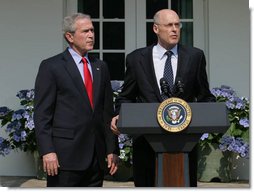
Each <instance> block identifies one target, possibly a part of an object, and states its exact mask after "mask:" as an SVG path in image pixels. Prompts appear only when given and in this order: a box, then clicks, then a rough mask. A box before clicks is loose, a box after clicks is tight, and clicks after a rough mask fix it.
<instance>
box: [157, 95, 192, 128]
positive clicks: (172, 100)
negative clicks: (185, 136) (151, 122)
mask: <svg viewBox="0 0 254 192" xmlns="http://www.w3.org/2000/svg"><path fill="white" fill-rule="evenodd" d="M173 103H177V104H179V105H181V106H182V107H183V108H184V109H185V111H186V117H185V121H184V122H182V123H181V125H179V126H169V125H168V124H167V123H165V121H164V120H163V110H164V108H165V107H166V106H168V105H169V104H173ZM191 117H192V111H191V108H190V106H189V104H188V103H187V102H186V101H184V100H183V99H180V98H177V97H171V98H169V99H166V100H164V101H163V102H162V103H161V104H160V105H159V107H158V110H157V121H158V123H159V125H160V126H161V127H162V128H163V129H165V130H166V131H168V132H180V131H182V130H184V129H186V128H187V127H188V125H189V124H190V122H191Z"/></svg>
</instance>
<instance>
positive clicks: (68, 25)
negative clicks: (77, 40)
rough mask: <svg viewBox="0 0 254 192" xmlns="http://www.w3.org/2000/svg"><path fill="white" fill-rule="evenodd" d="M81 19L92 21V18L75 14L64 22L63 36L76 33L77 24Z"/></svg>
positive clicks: (67, 17)
mask: <svg viewBox="0 0 254 192" xmlns="http://www.w3.org/2000/svg"><path fill="white" fill-rule="evenodd" d="M79 19H89V20H91V16H90V15H88V14H83V13H74V14H73V15H70V16H66V17H65V18H64V20H63V34H64V35H65V33H67V32H70V33H74V32H75V31H76V26H75V23H76V21H77V20H79Z"/></svg>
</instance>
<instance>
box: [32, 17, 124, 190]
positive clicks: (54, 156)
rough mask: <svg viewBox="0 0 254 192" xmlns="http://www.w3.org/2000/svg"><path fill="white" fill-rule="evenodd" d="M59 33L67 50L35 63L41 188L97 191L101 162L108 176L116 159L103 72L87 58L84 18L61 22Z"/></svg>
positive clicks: (89, 36)
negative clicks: (44, 184) (44, 176)
mask: <svg viewBox="0 0 254 192" xmlns="http://www.w3.org/2000/svg"><path fill="white" fill-rule="evenodd" d="M63 32H64V38H65V39H66V41H67V42H68V44H69V47H68V48H67V49H66V50H65V51H64V52H63V53H60V54H58V55H56V56H53V57H51V58H48V59H46V60H43V61H42V62H41V65H40V68H39V71H38V74H37V77H36V82H35V100H34V102H35V104H34V107H35V108H34V109H35V112H34V121H35V132H36V138H37V143H38V148H39V152H40V155H41V156H42V158H43V167H44V171H45V172H47V186H48V187H65V186H66V187H82V186H88V187H93V186H102V184H103V177H104V176H103V174H104V166H105V164H106V163H105V159H106V158H107V164H108V165H107V167H108V168H109V173H110V174H114V173H115V172H116V170H117V163H118V154H119V148H118V143H117V136H116V135H114V134H113V133H112V131H111V129H110V121H111V119H112V115H113V96H112V88H111V84H110V75H109V71H108V68H107V66H106V64H105V63H104V62H103V61H101V60H99V59H97V58H94V57H91V56H89V55H88V51H90V50H92V49H93V45H94V27H93V24H92V21H91V18H90V16H89V15H85V14H81V13H77V14H73V15H72V16H67V17H65V18H64V21H63ZM85 65H86V66H85ZM83 70H85V72H84V73H83ZM88 76H89V77H88ZM91 81H92V82H91ZM88 82H90V85H89V86H90V87H89V88H86V85H87V83H88Z"/></svg>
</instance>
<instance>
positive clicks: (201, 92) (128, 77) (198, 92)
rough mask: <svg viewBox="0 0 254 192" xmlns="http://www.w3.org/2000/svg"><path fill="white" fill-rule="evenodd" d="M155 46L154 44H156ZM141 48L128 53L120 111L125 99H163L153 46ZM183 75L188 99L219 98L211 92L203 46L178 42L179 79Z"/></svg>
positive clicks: (144, 100) (118, 106) (200, 100)
mask: <svg viewBox="0 0 254 192" xmlns="http://www.w3.org/2000/svg"><path fill="white" fill-rule="evenodd" d="M153 46H154V45H153ZM153 46H149V47H146V48H140V49H137V50H135V51H133V52H132V53H130V54H129V55H127V57H126V66H127V70H126V74H125V79H124V86H123V90H122V92H121V93H120V95H119V97H118V98H117V105H116V114H118V112H119V109H120V104H121V103H124V102H142V103H151V102H161V101H162V98H161V95H160V87H159V86H158V84H157V80H156V76H155V71H154V65H153V57H152V49H153ZM179 78H180V79H182V83H183V84H184V94H183V96H182V99H184V100H185V101H187V102H195V101H197V102H207V101H215V98H214V96H213V95H212V94H211V93H210V90H209V84H208V81H207V73H206V60H205V56H204V53H203V51H202V50H200V49H198V48H194V47H185V46H182V45H178V65H177V74H176V79H179Z"/></svg>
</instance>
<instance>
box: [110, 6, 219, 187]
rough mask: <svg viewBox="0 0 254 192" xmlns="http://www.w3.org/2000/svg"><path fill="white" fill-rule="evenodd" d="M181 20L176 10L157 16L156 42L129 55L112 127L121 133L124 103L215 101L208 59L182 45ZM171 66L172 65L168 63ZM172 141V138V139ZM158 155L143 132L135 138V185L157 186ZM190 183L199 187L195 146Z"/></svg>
mask: <svg viewBox="0 0 254 192" xmlns="http://www.w3.org/2000/svg"><path fill="white" fill-rule="evenodd" d="M181 27H182V25H181V23H180V19H179V16H178V15H177V13H176V12H175V11H173V10H169V9H163V10H160V11H158V12H157V13H156V14H155V15H154V24H153V31H154V33H155V34H156V35H157V43H156V44H154V45H151V46H148V47H145V48H140V49H137V50H135V51H133V52H132V53H130V54H129V55H127V57H126V73H125V78H124V84H123V89H122V92H121V93H120V94H119V96H118V97H117V99H116V111H115V113H116V116H115V117H114V118H113V119H112V122H111V129H112V131H113V132H114V133H115V134H119V133H120V132H119V130H118V128H117V125H116V122H117V119H118V117H119V116H118V114H119V111H120V106H121V103H130V102H131V103H135V102H136V103H160V102H162V101H163V100H164V99H166V98H170V97H180V98H181V99H183V100H185V101H186V102H213V101H215V97H214V96H213V95H212V94H211V92H210V90H209V83H208V80H207V73H206V60H205V55H204V53H203V51H202V50H200V49H198V48H194V47H187V46H184V45H181V44H179V39H180V31H181ZM168 65H169V66H168ZM169 142H170V141H169ZM155 161H156V155H155V152H154V151H153V149H152V148H151V147H150V145H149V144H148V142H147V141H146V139H145V138H144V137H143V136H142V135H141V136H139V137H137V138H135V139H134V141H133V177H134V183H135V186H136V187H152V186H155ZM189 165H190V167H189V174H190V186H191V187H196V186H197V154H196V149H195V148H194V150H193V151H192V152H191V153H189Z"/></svg>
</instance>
